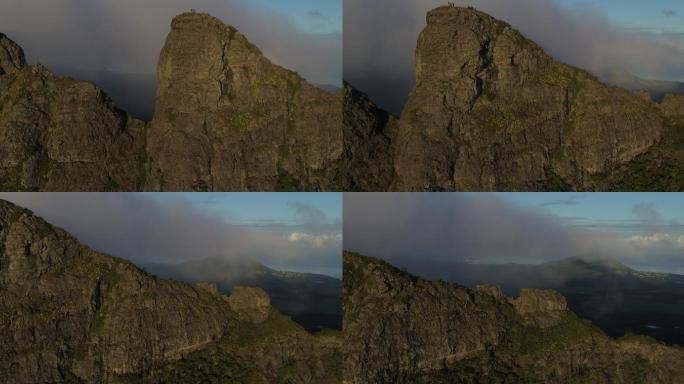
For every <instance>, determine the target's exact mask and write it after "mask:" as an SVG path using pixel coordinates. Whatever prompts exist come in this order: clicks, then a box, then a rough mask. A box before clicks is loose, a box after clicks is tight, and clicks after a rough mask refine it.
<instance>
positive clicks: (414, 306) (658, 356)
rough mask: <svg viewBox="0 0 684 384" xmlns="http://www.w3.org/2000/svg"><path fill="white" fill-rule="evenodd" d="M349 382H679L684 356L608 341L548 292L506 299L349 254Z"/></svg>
mask: <svg viewBox="0 0 684 384" xmlns="http://www.w3.org/2000/svg"><path fill="white" fill-rule="evenodd" d="M344 271H345V274H344V283H343V284H344V291H343V303H344V327H345V334H344V337H345V343H344V348H345V356H346V360H345V368H346V369H345V370H346V376H345V380H346V381H347V382H349V383H509V384H515V383H547V384H556V383H557V384H561V383H563V384H567V383H634V384H636V383H681V377H682V374H683V373H684V350H682V349H680V348H676V347H668V346H666V345H664V344H661V343H658V342H657V341H655V340H653V339H650V338H648V337H643V336H627V337H624V338H621V339H617V340H615V339H611V338H609V337H608V336H606V335H605V334H604V333H603V332H602V331H601V330H599V329H598V328H596V327H594V326H592V325H591V323H589V322H588V321H585V320H582V319H580V318H578V317H577V316H576V315H575V314H574V313H572V312H571V311H569V310H568V309H567V303H566V301H565V298H564V297H563V296H562V295H560V294H558V293H556V292H555V291H550V290H538V289H524V290H522V291H521V292H520V296H519V297H517V298H509V297H505V296H504V295H503V294H502V292H501V291H500V290H499V288H497V287H494V286H489V285H483V286H478V287H477V288H476V289H469V288H465V287H463V286H460V285H457V284H453V283H445V282H434V281H427V280H423V279H420V278H417V277H415V276H412V275H410V274H408V273H406V272H403V271H401V270H399V269H397V268H394V267H392V266H391V265H389V264H387V263H385V262H382V261H379V260H376V259H372V258H368V257H365V256H361V255H358V254H354V253H348V252H345V254H344Z"/></svg>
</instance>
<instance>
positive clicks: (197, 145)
mask: <svg viewBox="0 0 684 384" xmlns="http://www.w3.org/2000/svg"><path fill="white" fill-rule="evenodd" d="M198 42H199V43H198ZM0 44H1V45H0V52H2V56H1V57H0V139H2V140H1V141H2V143H3V145H2V148H0V154H2V155H4V156H3V159H2V160H0V190H6V191H26V190H31V191H140V190H145V191H163V190H173V191H213V190H258V191H274V190H279V191H293V190H308V191H311V190H315V191H319V190H336V189H339V187H338V185H339V181H338V179H339V177H340V176H339V174H338V170H337V168H338V167H337V164H338V163H339V162H340V161H341V156H342V129H341V117H340V116H341V109H342V108H341V105H342V104H341V103H342V96H341V95H340V94H339V93H330V92H327V91H324V90H322V89H320V88H318V87H315V86H313V85H310V84H309V83H307V82H306V80H304V79H303V78H302V77H301V76H299V75H298V74H297V73H296V72H293V71H290V70H287V69H284V68H282V67H280V66H277V65H275V64H273V63H271V62H270V61H269V60H268V59H267V58H266V57H264V56H263V54H262V53H261V51H260V50H259V49H258V48H257V47H256V46H254V45H253V44H252V43H251V42H249V40H247V38H246V37H244V36H243V35H242V34H240V33H239V32H238V31H237V30H236V29H235V28H233V27H231V26H226V25H224V24H223V23H222V22H221V21H220V20H218V19H216V18H214V17H212V16H210V15H208V14H199V13H184V14H181V15H178V16H176V17H175V18H174V19H173V20H172V23H171V31H170V33H169V35H168V36H167V39H166V42H165V44H164V48H163V49H162V52H161V54H160V59H159V65H158V80H159V81H158V86H157V95H156V100H155V108H154V110H155V113H154V118H153V119H152V121H151V122H149V123H145V122H143V121H141V120H138V119H135V118H133V117H131V116H130V115H129V114H128V113H126V112H124V111H122V110H121V109H119V108H117V107H116V106H115V105H114V104H113V102H112V100H111V99H110V98H109V97H108V96H107V95H106V94H104V92H103V91H102V90H101V89H99V88H97V87H96V86H94V85H93V84H92V83H90V82H82V81H75V80H71V79H68V78H59V77H56V76H54V75H53V74H52V73H50V72H49V71H48V70H47V69H46V68H44V67H42V66H40V65H34V66H27V65H26V62H25V58H24V55H23V51H22V50H21V48H20V47H19V46H18V45H17V44H16V43H14V42H12V41H11V40H9V39H8V38H6V37H5V35H2V38H1V39H0Z"/></svg>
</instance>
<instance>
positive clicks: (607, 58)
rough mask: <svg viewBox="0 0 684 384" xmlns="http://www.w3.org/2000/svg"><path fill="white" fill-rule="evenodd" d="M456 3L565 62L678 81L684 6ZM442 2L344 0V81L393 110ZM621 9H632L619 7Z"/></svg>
mask: <svg viewBox="0 0 684 384" xmlns="http://www.w3.org/2000/svg"><path fill="white" fill-rule="evenodd" d="M454 2H455V3H456V4H458V5H463V6H465V5H472V6H475V7H476V8H478V9H480V10H482V11H485V12H487V13H490V14H491V15H493V16H494V17H497V18H499V19H502V20H504V21H506V22H508V23H510V24H511V25H512V26H513V27H514V28H517V29H518V30H520V31H521V32H522V33H523V34H524V35H526V36H527V37H529V38H531V39H533V40H535V41H536V42H537V43H539V44H540V45H541V46H542V47H543V48H544V49H546V50H547V52H548V53H550V54H551V55H552V56H554V57H555V58H556V59H558V60H561V61H563V62H566V63H569V64H572V65H575V66H579V67H581V68H584V69H587V70H590V71H593V72H599V71H602V70H604V69H606V68H610V69H621V70H624V71H628V72H631V73H633V74H636V75H638V76H642V77H646V78H653V79H659V80H674V81H684V28H676V26H677V25H680V26H681V25H683V24H684V18H682V16H684V12H681V11H682V10H680V9H677V10H675V9H672V8H671V6H672V4H658V5H656V3H655V2H653V3H652V2H647V1H613V0H610V1H604V2H601V3H599V2H593V3H592V2H587V1H576V0H563V2H562V3H560V2H558V1H554V0H515V1H511V0H455V1H454ZM446 3H447V2H446V1H442V0H345V2H344V78H345V80H346V81H348V82H350V83H351V84H352V85H354V86H356V87H357V88H359V89H360V90H362V91H364V92H366V93H368V94H369V95H370V96H371V98H372V99H374V100H375V101H376V102H377V103H378V104H379V105H381V106H382V107H384V108H387V109H390V110H391V111H392V112H393V113H395V114H399V113H400V112H401V108H402V107H403V104H404V102H405V100H406V98H407V96H408V93H409V91H410V90H411V88H412V86H413V63H414V50H415V46H416V41H417V38H418V34H419V33H420V31H421V30H422V28H423V27H424V26H425V14H426V13H427V11H428V10H430V9H432V8H435V7H437V6H440V5H445V4H446ZM628 3H629V4H628ZM598 4H600V5H598ZM665 6H667V7H668V8H663V7H665ZM680 7H681V4H680ZM623 8H624V9H630V10H631V11H632V12H631V13H627V12H622V11H620V10H622V9H623ZM618 11H620V12H618ZM680 12H681V13H680ZM613 14H615V15H613ZM618 16H619V17H618ZM656 16H657V17H656ZM663 19H668V20H671V22H670V23H665V22H663V21H662V20H663ZM677 20H680V22H679V23H678V22H677ZM645 21H648V22H650V24H653V25H654V26H655V25H656V23H657V26H659V28H647V27H648V26H649V25H650V24H648V23H646V22H645Z"/></svg>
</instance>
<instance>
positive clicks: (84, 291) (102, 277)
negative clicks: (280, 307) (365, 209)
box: [0, 200, 340, 383]
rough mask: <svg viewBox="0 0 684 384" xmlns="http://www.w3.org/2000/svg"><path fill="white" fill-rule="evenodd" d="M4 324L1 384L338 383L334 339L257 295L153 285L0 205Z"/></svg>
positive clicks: (134, 270) (0, 316) (153, 280)
mask: <svg viewBox="0 0 684 384" xmlns="http://www.w3.org/2000/svg"><path fill="white" fill-rule="evenodd" d="M0 324H1V325H2V326H1V327H0V329H1V331H0V357H2V358H0V371H2V372H3V375H2V377H1V378H0V382H3V383H29V382H52V383H124V382H125V383H161V382H164V383H193V382H207V381H211V380H218V379H220V380H222V382H227V383H233V382H235V383H237V382H254V383H268V382H272V381H274V380H290V381H292V382H311V381H321V382H326V383H335V382H339V379H338V378H337V376H336V375H338V373H337V369H338V368H335V367H337V365H338V362H337V361H338V360H339V358H340V357H339V353H338V351H339V347H340V346H339V339H338V336H336V335H332V334H331V335H322V336H320V337H319V336H313V335H311V334H309V333H308V332H306V331H304V329H303V328H302V327H301V326H299V325H298V324H296V323H294V322H292V321H291V320H290V319H289V318H287V317H286V316H283V315H281V314H280V313H279V312H278V311H276V310H275V309H273V308H272V307H271V306H270V300H269V298H268V295H267V294H266V293H265V292H264V291H263V290H261V289H257V288H247V287H239V288H236V289H235V290H234V292H233V293H232V294H231V296H228V297H226V296H222V295H220V294H219V293H218V291H217V290H216V288H215V287H212V286H211V285H208V284H198V285H197V286H195V287H192V286H190V285H187V284H184V283H180V282H176V281H173V280H168V279H162V278H158V277H155V276H153V275H150V274H148V273H147V272H145V271H143V270H141V269H140V268H138V267H136V266H134V265H133V264H132V263H130V262H127V261H125V260H122V259H119V258H115V257H111V256H108V255H105V254H101V253H98V252H95V251H93V250H91V249H90V248H88V247H86V246H83V245H81V244H80V243H78V241H77V240H76V239H75V238H74V237H72V236H71V235H69V234H68V233H67V232H65V231H64V230H62V229H60V228H57V227H54V226H51V225H49V224H47V223H46V222H45V221H44V220H42V219H40V218H38V217H36V216H34V215H33V214H32V213H31V212H30V211H28V210H26V209H23V208H19V207H17V206H15V205H13V204H11V203H8V202H5V201H2V200H0ZM274 345H278V346H279V347H278V348H277V349H276V348H273V346H274ZM267 366H268V369H267V368H266V367H267ZM245 380H247V381H245Z"/></svg>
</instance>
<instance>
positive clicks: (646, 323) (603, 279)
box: [401, 258, 684, 345]
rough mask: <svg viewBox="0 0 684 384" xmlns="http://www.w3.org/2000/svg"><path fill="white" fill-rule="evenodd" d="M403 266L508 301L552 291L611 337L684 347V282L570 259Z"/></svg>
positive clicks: (417, 262) (599, 261) (600, 262)
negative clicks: (640, 337) (487, 287)
mask: <svg viewBox="0 0 684 384" xmlns="http://www.w3.org/2000/svg"><path fill="white" fill-rule="evenodd" d="M401 265H402V266H404V267H406V268H407V269H408V270H410V271H412V272H413V273H415V274H417V275H419V276H422V277H424V278H428V279H439V280H444V281H450V282H454V283H458V284H461V285H465V286H468V287H475V286H477V285H480V284H491V285H496V286H500V287H501V289H502V291H503V292H504V293H505V294H507V295H512V296H513V295H518V294H519V292H520V291H521V290H522V289H524V288H540V289H553V290H556V291H558V292H560V293H561V294H563V296H565V297H566V298H567V300H568V306H569V307H570V309H571V310H572V311H573V312H575V313H577V314H578V315H579V316H580V317H582V318H586V319H589V320H591V321H592V323H594V324H596V325H597V326H599V327H600V328H601V329H602V330H604V331H605V332H606V333H607V334H609V335H610V336H612V337H620V336H623V335H624V334H626V333H638V334H644V335H648V336H651V337H654V338H656V339H658V340H660V341H663V342H666V343H668V344H678V345H684V330H683V329H682V326H684V276H681V275H672V274H665V273H655V272H643V271H638V270H634V269H631V268H628V267H627V266H625V265H623V264H621V263H619V262H617V261H614V260H604V259H597V258H569V259H563V260H559V261H553V262H549V263H545V264H540V265H531V264H467V263H461V262H449V261H444V262H439V261H434V262H432V261H430V262H426V261H425V260H415V261H412V260H405V261H402V262H401Z"/></svg>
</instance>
